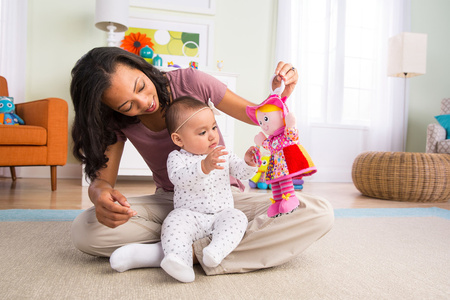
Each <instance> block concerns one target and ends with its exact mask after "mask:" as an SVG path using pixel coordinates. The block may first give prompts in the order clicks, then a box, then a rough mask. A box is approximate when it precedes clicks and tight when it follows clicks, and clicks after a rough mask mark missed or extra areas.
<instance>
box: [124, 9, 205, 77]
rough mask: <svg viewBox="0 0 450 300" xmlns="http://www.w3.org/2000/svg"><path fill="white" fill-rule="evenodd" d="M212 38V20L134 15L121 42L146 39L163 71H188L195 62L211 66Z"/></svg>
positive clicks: (201, 67)
mask: <svg viewBox="0 0 450 300" xmlns="http://www.w3.org/2000/svg"><path fill="white" fill-rule="evenodd" d="M144 35H145V36H144ZM212 35H213V22H212V21H209V20H197V19H188V18H180V17H173V16H162V15H151V14H132V15H130V19H129V24H128V31H126V32H125V33H124V34H123V38H122V39H130V38H131V37H133V38H137V37H140V38H143V39H144V38H147V40H145V42H146V43H148V42H149V40H148V38H149V39H150V40H151V41H150V42H149V43H150V47H151V48H152V49H153V51H154V58H155V57H156V55H158V56H159V57H160V58H162V66H163V67H167V66H168V64H169V63H171V64H174V65H178V66H180V67H187V66H189V63H190V62H192V61H193V62H195V63H196V64H197V65H198V67H199V68H200V69H204V68H208V67H210V66H211V63H212V49H213V38H212ZM124 45H125V44H124ZM126 50H128V51H130V50H131V49H126Z"/></svg>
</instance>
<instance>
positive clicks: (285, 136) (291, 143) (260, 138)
mask: <svg viewBox="0 0 450 300" xmlns="http://www.w3.org/2000/svg"><path fill="white" fill-rule="evenodd" d="M283 90H284V82H283V81H282V84H281V87H280V88H278V89H276V90H275V91H274V92H272V94H271V95H270V96H269V98H267V99H266V100H265V101H264V102H262V103H261V104H260V105H258V106H247V115H248V116H249V117H250V119H251V120H252V121H253V122H254V123H255V124H257V125H259V126H260V127H261V129H262V130H263V132H264V133H265V134H264V133H262V132H260V133H259V134H257V135H256V136H255V144H256V145H258V146H262V147H264V148H265V149H267V150H268V151H270V161H269V165H268V167H267V172H266V182H267V183H268V184H271V185H272V194H273V199H271V200H272V205H271V206H270V207H269V209H268V210H267V215H268V216H269V217H278V216H280V215H282V214H287V213H290V212H292V211H293V210H295V209H296V208H297V207H298V206H299V204H300V201H299V200H298V198H297V197H296V195H295V191H294V184H293V181H292V179H293V177H300V176H309V175H312V174H314V173H315V172H316V171H317V169H316V167H315V166H314V164H313V162H312V160H311V157H310V156H309V154H308V153H307V152H306V150H305V149H304V148H303V147H302V146H301V145H300V144H299V141H298V130H297V129H296V128H295V124H296V120H295V116H294V114H293V113H290V112H289V110H288V108H287V106H286V104H285V102H286V97H284V98H281V97H280V95H281V93H282V92H283ZM266 135H267V136H268V137H266Z"/></svg>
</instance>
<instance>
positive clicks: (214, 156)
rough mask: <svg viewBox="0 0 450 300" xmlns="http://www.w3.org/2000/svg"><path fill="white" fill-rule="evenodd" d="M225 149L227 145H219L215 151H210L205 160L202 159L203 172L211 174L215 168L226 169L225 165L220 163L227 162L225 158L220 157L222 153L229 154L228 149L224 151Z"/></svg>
mask: <svg viewBox="0 0 450 300" xmlns="http://www.w3.org/2000/svg"><path fill="white" fill-rule="evenodd" d="M224 149H225V146H219V147H217V148H216V149H214V150H213V151H211V153H209V154H208V155H207V156H206V157H205V159H204V160H202V171H203V173H205V174H209V173H211V171H212V170H214V169H218V170H223V169H225V168H224V167H223V166H221V165H220V163H223V162H226V160H225V159H223V158H220V157H221V156H222V155H226V154H228V152H227V151H223V150H224Z"/></svg>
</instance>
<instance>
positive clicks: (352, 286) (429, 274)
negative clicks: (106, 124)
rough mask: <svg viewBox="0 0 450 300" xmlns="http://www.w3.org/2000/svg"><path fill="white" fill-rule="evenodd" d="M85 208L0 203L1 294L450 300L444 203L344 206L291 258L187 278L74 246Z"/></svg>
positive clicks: (448, 219) (449, 219)
mask: <svg viewBox="0 0 450 300" xmlns="http://www.w3.org/2000/svg"><path fill="white" fill-rule="evenodd" d="M79 213H80V211H46V210H33V211H31V210H5V211H0V220H2V221H3V222H0V238H1V244H0V253H1V260H0V272H1V278H0V279H1V280H0V291H1V298H2V299H273V298H276V299H450V276H449V275H450V251H449V245H450V242H449V241H450V212H449V211H447V210H443V209H439V208H431V209H430V208H417V209H410V208H405V209H339V210H336V211H335V215H336V222H335V226H334V228H333V229H332V230H331V231H330V233H328V234H327V235H326V236H324V237H323V238H322V239H321V240H319V241H318V242H316V243H315V244H313V245H312V246H311V247H309V248H308V249H307V250H306V251H305V252H303V253H302V254H301V255H299V256H298V257H296V258H295V259H293V260H292V261H290V262H288V263H286V264H284V265H281V266H278V267H275V268H270V269H265V270H260V271H255V272H251V273H246V274H230V275H220V276H206V275H205V274H204V273H203V271H202V269H201V268H200V267H195V272H196V281H195V282H193V283H189V284H182V283H179V282H177V281H175V280H173V279H172V278H171V277H169V276H168V275H166V274H165V273H164V271H163V270H161V269H159V268H155V269H140V270H132V271H128V272H124V273H117V272H115V271H113V270H111V268H110V266H109V262H108V259H106V258H97V257H91V256H89V255H86V254H83V253H81V252H79V251H78V250H75V249H74V248H73V246H72V244H71V241H70V225H71V223H70V220H72V219H73V218H74V217H75V216H76V215H77V214H79ZM25 215H26V216H25ZM45 215H46V216H47V217H44V216H45ZM46 218H47V219H46ZM30 220H32V221H30Z"/></svg>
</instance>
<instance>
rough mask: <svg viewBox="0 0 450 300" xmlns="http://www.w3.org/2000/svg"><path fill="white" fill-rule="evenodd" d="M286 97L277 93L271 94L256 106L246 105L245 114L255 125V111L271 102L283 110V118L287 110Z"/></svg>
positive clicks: (256, 121) (256, 122)
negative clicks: (281, 96)
mask: <svg viewBox="0 0 450 300" xmlns="http://www.w3.org/2000/svg"><path fill="white" fill-rule="evenodd" d="M286 99H287V97H283V98H280V96H279V95H277V94H272V95H270V96H269V98H267V99H266V100H264V101H263V102H262V103H261V104H260V105H258V106H247V108H246V112H247V115H248V117H249V118H250V119H251V120H252V121H253V123H255V124H256V125H259V123H258V120H257V119H256V111H257V110H258V109H259V108H261V107H263V106H264V105H266V104H272V105H275V106H278V107H279V108H281V110H282V111H283V118H285V117H286V115H287V113H288V112H289V110H288V108H287V106H286V104H285V102H286Z"/></svg>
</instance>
